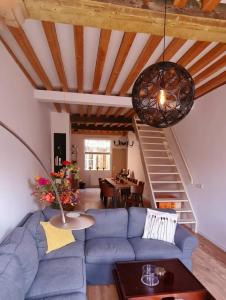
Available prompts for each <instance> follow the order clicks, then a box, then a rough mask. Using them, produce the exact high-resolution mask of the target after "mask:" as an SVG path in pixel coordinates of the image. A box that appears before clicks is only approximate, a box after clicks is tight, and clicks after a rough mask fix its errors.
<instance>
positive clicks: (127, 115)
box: [124, 109, 134, 118]
mask: <svg viewBox="0 0 226 300" xmlns="http://www.w3.org/2000/svg"><path fill="white" fill-rule="evenodd" d="M133 114H134V110H133V109H130V110H129V111H127V113H125V114H124V117H125V118H129V117H131V116H132V115H133Z"/></svg>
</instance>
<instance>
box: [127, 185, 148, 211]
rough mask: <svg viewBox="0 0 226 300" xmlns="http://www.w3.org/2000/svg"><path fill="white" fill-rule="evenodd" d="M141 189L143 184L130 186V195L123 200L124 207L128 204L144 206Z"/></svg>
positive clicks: (142, 189)
mask: <svg viewBox="0 0 226 300" xmlns="http://www.w3.org/2000/svg"><path fill="white" fill-rule="evenodd" d="M143 191H144V185H133V186H131V187H130V197H128V199H126V201H125V207H129V206H140V204H141V206H142V207H144V203H143Z"/></svg>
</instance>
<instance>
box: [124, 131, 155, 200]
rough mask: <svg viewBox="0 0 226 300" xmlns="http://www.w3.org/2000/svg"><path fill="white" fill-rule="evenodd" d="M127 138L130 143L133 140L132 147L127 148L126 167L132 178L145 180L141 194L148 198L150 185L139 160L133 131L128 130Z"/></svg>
mask: <svg viewBox="0 0 226 300" xmlns="http://www.w3.org/2000/svg"><path fill="white" fill-rule="evenodd" d="M128 138H129V141H130V144H131V143H132V142H134V145H133V147H129V148H128V160H127V165H128V169H129V170H130V172H131V173H132V176H133V177H134V178H136V179H138V180H139V181H144V182H145V185H144V193H143V196H144V198H145V199H149V200H150V187H149V182H148V179H147V177H146V175H145V172H144V168H143V164H142V161H141V153H140V146H139V142H138V140H137V139H136V135H135V134H134V133H133V132H129V134H128Z"/></svg>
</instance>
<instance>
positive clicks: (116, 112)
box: [114, 107, 124, 117]
mask: <svg viewBox="0 0 226 300" xmlns="http://www.w3.org/2000/svg"><path fill="white" fill-rule="evenodd" d="M123 110H124V108H122V107H119V108H118V109H117V110H116V111H115V113H114V116H115V117H118V116H120V115H122V114H123Z"/></svg>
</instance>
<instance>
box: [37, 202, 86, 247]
mask: <svg viewBox="0 0 226 300" xmlns="http://www.w3.org/2000/svg"><path fill="white" fill-rule="evenodd" d="M42 213H43V215H44V216H45V221H49V219H51V218H52V217H54V216H55V215H59V214H60V210H59V209H53V208H51V207H46V208H45V209H43V211H42ZM66 213H67V212H66ZM72 233H73V235H74V237H75V239H76V241H77V240H79V241H83V242H84V241H85V229H83V230H72Z"/></svg>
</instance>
